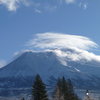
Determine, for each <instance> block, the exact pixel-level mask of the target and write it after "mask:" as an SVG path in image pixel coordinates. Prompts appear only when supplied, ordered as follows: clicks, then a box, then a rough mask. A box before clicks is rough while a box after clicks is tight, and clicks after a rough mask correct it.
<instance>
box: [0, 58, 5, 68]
mask: <svg viewBox="0 0 100 100" xmlns="http://www.w3.org/2000/svg"><path fill="white" fill-rule="evenodd" d="M5 65H6V61H4V60H0V68H1V67H4V66H5Z"/></svg>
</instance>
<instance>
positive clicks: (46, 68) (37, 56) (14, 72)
mask: <svg viewBox="0 0 100 100" xmlns="http://www.w3.org/2000/svg"><path fill="white" fill-rule="evenodd" d="M67 51H68V50H67ZM64 52H65V51H64ZM64 52H62V51H59V50H50V51H43V52H42V51H41V52H32V51H27V52H24V53H23V54H22V55H20V56H19V57H18V58H17V59H15V60H14V61H12V62H11V63H10V64H8V65H7V66H5V67H3V68H1V69H0V78H19V77H21V78H26V77H34V76H35V75H36V74H40V75H41V77H42V78H43V80H44V81H48V79H49V77H51V76H53V77H55V78H57V77H61V76H65V77H66V78H68V79H72V81H73V83H74V84H75V85H76V86H78V87H79V86H80V84H84V86H85V85H86V84H87V85H88V84H90V83H91V85H90V86H92V85H94V86H98V85H99V83H100V76H99V75H100V74H99V72H100V67H99V63H96V62H95V61H94V63H93V61H92V62H86V60H85V59H81V60H80V61H77V62H76V61H74V60H71V59H70V58H68V57H67V56H66V55H65V53H64ZM69 52H70V53H71V52H72V51H69ZM93 80H94V81H95V82H94V81H93ZM88 81H89V82H90V83H87V82H88ZM0 84H1V83H0ZM77 84H78V85H77Z"/></svg>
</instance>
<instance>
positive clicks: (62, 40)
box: [28, 33, 97, 50]
mask: <svg viewBox="0 0 100 100" xmlns="http://www.w3.org/2000/svg"><path fill="white" fill-rule="evenodd" d="M28 45H29V46H33V47H37V48H42V49H45V48H49V49H55V48H79V49H84V50H86V49H90V48H91V47H96V46H97V44H96V43H94V42H93V41H91V40H90V39H89V38H87V37H84V36H78V35H68V34H59V33H43V34H37V35H36V37H35V38H34V39H32V40H30V41H29V43H28Z"/></svg>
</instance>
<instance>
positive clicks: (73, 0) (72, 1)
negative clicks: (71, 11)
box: [65, 0, 76, 4]
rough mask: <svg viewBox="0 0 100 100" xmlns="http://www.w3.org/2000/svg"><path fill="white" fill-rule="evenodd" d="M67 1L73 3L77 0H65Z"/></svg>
mask: <svg viewBox="0 0 100 100" xmlns="http://www.w3.org/2000/svg"><path fill="white" fill-rule="evenodd" d="M65 2H66V3H67V4H73V3H75V2H76V0H65Z"/></svg>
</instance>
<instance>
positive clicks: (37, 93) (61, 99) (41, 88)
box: [22, 75, 80, 100]
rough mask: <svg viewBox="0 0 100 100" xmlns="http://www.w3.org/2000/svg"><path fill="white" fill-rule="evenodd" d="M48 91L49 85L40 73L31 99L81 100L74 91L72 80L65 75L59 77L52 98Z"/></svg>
mask: <svg viewBox="0 0 100 100" xmlns="http://www.w3.org/2000/svg"><path fill="white" fill-rule="evenodd" d="M47 92H48V91H47V87H46V85H45V84H44V82H43V81H42V79H41V77H40V75H36V76H35V80H34V84H33V86H32V98H31V100H80V99H79V98H78V96H77V95H76V94H75V92H74V89H73V85H72V83H71V80H69V79H68V80H66V79H65V78H64V77H62V78H58V79H57V82H56V85H55V88H54V89H53V92H52V98H50V96H49V95H48V93H47ZM22 100H24V98H23V99H22Z"/></svg>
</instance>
